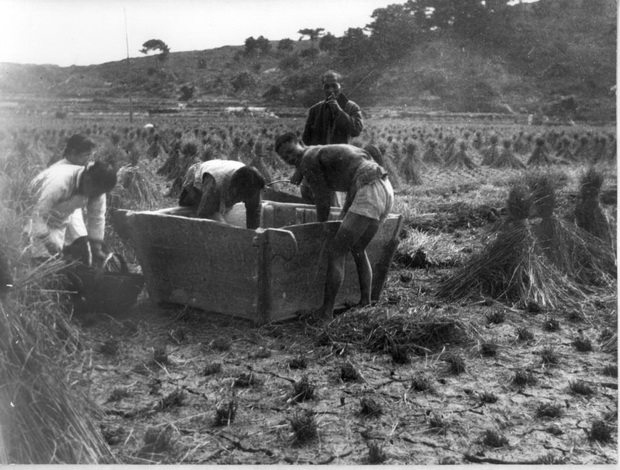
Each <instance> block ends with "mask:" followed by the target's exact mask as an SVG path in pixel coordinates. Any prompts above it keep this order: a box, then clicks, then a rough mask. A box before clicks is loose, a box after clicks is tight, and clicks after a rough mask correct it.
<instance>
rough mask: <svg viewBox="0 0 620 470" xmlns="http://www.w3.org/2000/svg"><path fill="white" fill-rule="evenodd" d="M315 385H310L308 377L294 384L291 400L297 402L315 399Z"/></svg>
mask: <svg viewBox="0 0 620 470" xmlns="http://www.w3.org/2000/svg"><path fill="white" fill-rule="evenodd" d="M314 389H315V387H314V385H313V384H311V383H310V381H309V379H308V376H307V375H304V376H303V377H302V378H301V380H299V381H297V382H295V383H294V384H293V392H292V394H291V399H292V400H294V401H297V402H302V401H306V400H312V399H313V398H314Z"/></svg>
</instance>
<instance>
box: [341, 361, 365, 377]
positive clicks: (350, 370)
mask: <svg viewBox="0 0 620 470" xmlns="http://www.w3.org/2000/svg"><path fill="white" fill-rule="evenodd" d="M361 378H362V376H361V375H360V373H359V372H358V371H357V369H356V368H355V366H353V364H351V363H350V362H349V361H347V362H345V363H344V364H343V365H342V366H341V367H340V379H341V380H342V381H343V382H356V381H358V380H360V379H361Z"/></svg>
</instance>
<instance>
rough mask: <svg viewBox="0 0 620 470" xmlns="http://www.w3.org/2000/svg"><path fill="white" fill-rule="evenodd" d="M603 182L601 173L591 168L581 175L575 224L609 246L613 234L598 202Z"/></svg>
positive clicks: (603, 178) (603, 177)
mask: <svg viewBox="0 0 620 470" xmlns="http://www.w3.org/2000/svg"><path fill="white" fill-rule="evenodd" d="M604 180H605V176H604V175H603V173H602V172H600V171H598V170H597V169H596V168H594V167H593V166H592V167H590V168H589V169H588V170H587V171H586V172H585V173H584V174H583V176H582V177H581V181H580V183H581V184H580V186H579V194H578V196H577V202H576V203H575V223H576V224H577V226H578V227H581V228H582V229H584V230H585V231H586V232H588V233H591V234H592V235H594V236H595V237H597V238H599V239H601V240H602V241H603V242H605V243H608V244H610V245H611V243H612V238H613V232H612V229H611V226H610V224H609V221H608V220H607V217H605V214H604V213H603V209H602V207H601V204H600V201H599V196H600V192H601V187H602V186H603V182H604Z"/></svg>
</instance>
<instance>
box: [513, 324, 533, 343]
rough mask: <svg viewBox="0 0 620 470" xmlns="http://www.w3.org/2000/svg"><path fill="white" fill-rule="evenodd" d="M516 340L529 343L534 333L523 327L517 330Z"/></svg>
mask: <svg viewBox="0 0 620 470" xmlns="http://www.w3.org/2000/svg"><path fill="white" fill-rule="evenodd" d="M517 339H518V340H519V341H531V340H533V339H534V333H532V332H531V331H530V330H529V329H527V328H526V327H524V326H523V327H520V328H517Z"/></svg>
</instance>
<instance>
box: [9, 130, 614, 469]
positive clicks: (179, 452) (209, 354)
mask: <svg viewBox="0 0 620 470" xmlns="http://www.w3.org/2000/svg"><path fill="white" fill-rule="evenodd" d="M162 119H163V118H162ZM401 121H402V122H401ZM401 121H395V120H389V119H386V120H382V119H369V120H368V123H367V126H368V129H367V131H365V132H368V134H369V135H374V136H375V137H376V139H375V141H376V143H377V147H378V148H380V149H381V148H382V145H383V146H384V147H386V148H387V147H388V140H387V138H388V137H393V136H396V135H407V133H408V132H410V131H411V132H412V133H415V134H416V135H421V134H424V135H425V136H427V137H428V136H435V137H436V134H437V132H435V131H434V130H433V129H432V128H431V127H427V126H425V125H424V123H420V122H418V121H415V122H407V121H406V120H401ZM270 124H273V123H267V122H258V123H257V122H256V121H253V120H249V119H247V120H244V119H238V118H235V119H233V118H230V119H229V120H227V121H223V122H215V123H212V124H210V126H211V127H208V126H207V127H205V131H206V135H204V136H203V135H201V134H200V133H198V135H199V137H200V139H198V140H200V144H199V146H198V147H199V148H200V149H202V150H201V151H202V152H207V151H211V150H208V149H209V148H212V149H218V151H223V152H233V151H234V152H236V154H237V155H239V158H241V159H242V160H244V159H246V158H248V161H249V157H250V156H251V154H252V151H251V150H249V147H248V145H247V142H248V140H249V138H252V139H255V140H253V142H254V145H255V146H256V142H261V144H262V145H263V148H264V149H268V150H265V156H264V157H263V159H264V160H265V164H266V165H267V167H268V170H269V171H270V172H271V174H272V175H273V179H274V180H277V179H283V178H285V177H286V175H287V174H289V171H288V169H287V168H286V167H284V166H283V165H281V164H280V163H279V162H278V161H277V160H276V159H275V158H274V157H273V155H271V154H272V151H271V147H269V146H270V145H272V141H271V139H272V137H273V135H272V134H276V133H277V132H279V131H280V130H282V129H289V128H290V129H295V128H296V127H295V126H298V125H299V121H293V120H290V121H284V120H280V121H279V122H278V123H277V124H273V127H269V128H268V130H267V131H266V132H263V130H262V129H263V128H267V127H268V126H269V125H270ZM23 125H24V124H23V123H20V126H19V128H17V129H16V131H15V133H16V136H17V137H28V136H29V135H30V134H29V133H34V132H35V130H34V129H33V128H32V127H30V128H27V129H28V130H27V131H24V129H23V128H22V126H23ZM80 125H81V124H80V123H71V122H65V123H63V129H65V130H64V131H63V132H70V131H75V130H77V129H83V127H80ZM156 125H157V126H159V127H158V129H159V130H158V132H159V133H160V134H161V136H162V137H161V141H162V142H164V143H165V144H166V145H167V146H168V151H169V152H172V151H173V150H174V145H172V143H173V142H177V143H180V142H181V140H183V139H184V140H193V139H197V138H196V132H194V131H193V128H194V127H193V126H194V125H195V126H196V128H198V126H199V124H198V123H195V124H192V123H187V122H183V121H178V122H177V121H174V122H161V123H160V122H158V123H156ZM55 126H57V123H52V124H50V126H49V127H50V129H51V130H50V132H49V133H48V134H45V135H46V136H47V137H45V135H44V137H42V140H43V141H45V142H46V144H49V145H48V146H47V147H43V146H41V147H38V148H34V147H33V146H32V145H30V146H25V147H20V148H22V153H24V154H25V152H26V150H28V151H29V152H32V153H30V154H28V155H29V156H28V157H27V158H30V159H33V161H34V163H33V165H32V167H30V168H29V169H28V170H29V171H33V169H34V168H37V167H39V166H40V165H41V164H42V163H41V162H43V161H46V160H47V159H46V158H44V157H47V156H49V155H48V154H49V153H51V152H50V151H49V148H50V147H52V145H51V144H56V145H57V146H58V145H59V143H60V142H61V141H62V139H61V138H60V136H59V135H58V134H54V129H55ZM399 126H400V127H399ZM466 127H467V128H470V130H473V129H471V126H469V125H467V126H466ZM88 128H91V130H92V133H93V135H94V136H95V137H96V138H97V139H100V141H107V140H109V137H110V134H111V133H116V134H118V135H119V136H121V142H123V141H125V139H130V138H131V139H133V140H135V141H136V142H137V144H136V146H137V148H138V150H139V151H141V150H140V149H144V151H145V152H146V150H145V149H146V148H148V136H147V135H141V129H140V128H137V129H129V130H128V131H127V133H125V131H124V130H123V127H122V126H121V125H120V124H118V123H111V122H99V123H95V124H89V127H88ZM464 128H465V127H461V126H459V127H457V126H454V127H449V126H444V128H443V132H444V133H445V134H446V135H448V134H449V133H452V134H454V135H455V136H460V135H461V134H462V133H463V129H464ZM412 129H415V131H413V130H412ZM526 129H528V128H526ZM399 130H402V133H398V131H399ZM537 130H540V131H542V129H537ZM481 131H482V135H483V137H485V138H486V137H488V136H489V135H492V134H499V135H500V136H502V137H508V138H509V137H510V136H511V135H513V134H516V133H517V132H518V131H519V128H518V127H517V126H514V127H506V128H502V127H498V128H494V129H486V128H481ZM42 132H43V131H42ZM130 132H133V135H132V137H129V133H130ZM175 132H179V133H180V134H181V137H179V138H178V139H177V138H176V137H174V136H175ZM528 132H530V131H529V130H528ZM583 132H585V130H584V131H583ZM145 134H146V133H145ZM471 134H472V135H473V134H474V132H471ZM50 136H51V137H50ZM235 137H238V139H237V141H236V143H235ZM203 138H204V139H203ZM45 139H48V140H45ZM436 140H438V139H436ZM396 141H397V142H398V143H400V145H401V146H402V147H403V148H406V142H403V141H398V140H396ZM29 142H30V143H32V141H29ZM362 143H365V142H362ZM392 143H394V141H392ZM14 144H15V142H14V141H13V140H12V138H7V139H6V140H5V141H3V142H2V143H0V145H1V146H4V150H6V151H7V152H6V153H4V154H3V155H13V156H17V155H21V154H18V153H16V152H17V150H15V149H16V148H17V147H16V146H15V145H14ZM162 145H163V144H162ZM440 145H441V141H440ZM255 146H254V147H253V148H254V149H255V148H256V147H255ZM418 147H419V148H418V151H419V152H420V154H423V150H424V146H423V145H422V143H420V144H419V145H418ZM179 148H180V147H179ZM244 152H245V153H244ZM472 153H474V152H473V151H472ZM144 154H146V153H144ZM141 155H142V154H141ZM3 158H4V160H3ZM123 158H125V157H123ZM167 158H168V157H167V156H165V155H161V156H158V157H155V158H154V159H153V160H150V159H148V158H145V157H140V159H139V162H138V165H137V168H134V169H132V172H131V173H128V174H130V175H132V176H135V177H132V178H127V179H126V183H127V185H126V186H123V187H122V188H119V190H118V199H116V201H117V206H116V207H123V208H152V207H165V206H169V205H173V204H174V199H171V198H167V197H166V196H165V194H166V193H168V191H169V190H170V188H171V187H172V186H173V181H171V180H169V179H166V178H165V177H163V176H157V175H156V173H157V169H159V168H161V166H162V165H163V164H164V163H165V161H166V160H167ZM517 158H519V159H520V160H522V161H523V162H526V161H527V158H529V155H525V154H517ZM481 159H482V157H481V155H480V154H477V155H476V154H474V160H475V163H476V164H480V162H481ZM15 161H16V160H15V159H14V158H12V157H11V158H9V157H0V172H2V171H5V170H6V173H7V174H14V173H11V172H15V171H16V170H15V169H14V168H13V167H11V165H13V164H14V162H15ZM122 163H123V164H127V162H125V161H123V162H122ZM395 163H398V162H395ZM587 166H588V164H587V162H577V163H575V164H574V165H571V166H569V167H565V166H562V167H561V168H555V167H554V168H552V169H553V170H554V171H556V172H559V173H561V174H562V175H563V176H562V177H561V178H558V181H560V182H561V184H560V185H559V186H558V189H557V193H556V199H557V200H556V209H555V214H554V215H555V217H556V218H558V219H561V220H562V223H563V224H564V223H565V222H566V223H568V219H569V216H570V215H571V211H573V210H574V207H575V202H576V198H577V195H578V194H579V191H578V189H579V188H578V186H579V181H580V177H581V175H583V173H584V169H586V168H587ZM600 168H601V169H602V171H603V172H604V174H605V182H604V184H603V186H602V188H601V194H606V191H607V192H612V191H613V188H615V187H616V185H617V181H616V179H617V178H616V171H615V160H613V161H611V162H608V164H607V165H604V166H600ZM22 169H23V170H24V173H27V172H26V169H24V168H22ZM526 173H527V170H524V171H522V170H514V169H501V168H500V169H497V168H489V167H485V166H479V167H477V168H475V169H471V170H469V169H460V170H450V169H446V168H440V167H434V166H429V167H428V168H426V169H425V170H424V171H422V172H421V178H422V184H420V185H415V186H409V185H406V184H403V186H402V188H401V189H400V190H399V191H398V192H397V197H396V204H395V208H394V212H398V213H401V214H402V215H403V218H404V225H403V231H402V233H401V236H400V246H399V248H398V252H397V255H396V257H395V259H394V262H393V264H392V269H391V271H390V273H389V276H388V280H387V282H386V284H385V287H384V291H383V294H382V297H381V299H380V301H379V302H378V304H377V305H374V306H371V307H364V308H361V309H360V308H357V309H356V308H354V309H349V310H346V311H344V312H341V313H340V314H338V315H336V317H335V319H334V320H333V322H331V323H330V324H328V325H325V324H322V323H318V322H316V321H314V320H312V319H311V318H300V319H298V320H294V321H287V322H283V323H278V324H266V325H261V326H255V325H253V324H251V323H250V322H246V321H243V320H239V319H236V318H232V317H226V316H222V315H217V314H208V313H205V312H203V311H199V310H194V309H191V308H187V307H184V306H179V305H158V304H155V303H153V302H152V301H151V300H150V299H149V298H148V296H147V295H146V294H144V293H143V294H142V295H141V297H140V298H139V302H138V304H137V305H136V307H135V308H133V309H132V310H131V311H129V312H127V313H125V314H122V315H120V314H114V312H110V314H96V315H95V314H89V315H81V316H77V315H74V316H70V314H68V313H62V315H65V316H64V317H63V318H64V319H66V320H67V322H68V324H70V325H71V328H72V330H71V331H72V332H73V331H75V332H76V333H75V335H77V337H78V338H79V349H76V348H71V351H70V352H69V353H66V352H62V354H61V353H60V352H59V354H61V357H60V358H59V360H58V361H57V362H58V365H59V367H60V365H62V366H63V367H66V370H65V374H64V375H62V374H61V375H59V380H65V381H66V383H64V385H65V387H64V388H63V389H62V393H67V394H70V393H75V394H76V396H80V397H82V398H83V399H84V400H86V403H88V404H89V405H88V406H89V407H87V408H85V409H84V410H85V411H83V413H84V414H83V416H86V417H87V421H88V424H89V426H87V427H90V428H93V429H95V431H96V432H98V433H99V434H98V435H97V437H98V438H99V439H102V440H103V441H105V445H106V446H107V447H106V448H105V449H104V452H103V451H99V452H98V453H93V452H90V453H88V455H89V458H91V459H95V460H96V459H97V456H98V455H102V456H105V462H104V461H103V460H104V458H103V457H101V458H100V460H101V461H100V462H99V463H108V462H115V463H122V464H156V463H157V464H159V463H163V464H203V465H204V464H207V465H208V464H212V465H223V464H237V465H252V464H271V465H286V464H290V465H294V464H295V465H296V464H335V465H339V464H341V465H346V464H356V465H359V464H370V463H375V464H376V463H382V464H416V465H431V464H432V465H438V464H450V465H461V464H470V463H474V464H515V465H524V464H572V465H586V464H587V465H592V464H607V465H612V464H617V463H618V458H617V450H618V433H617V419H618V418H617V415H618V390H617V389H618V379H617V360H618V358H617V341H618V339H617V324H618V323H617V322H618V321H617V295H616V289H617V285H616V282H617V281H616V280H610V282H611V284H605V285H589V286H588V289H587V295H586V296H585V297H584V298H582V299H579V300H578V301H575V302H571V304H570V305H565V304H559V305H554V306H553V308H552V307H549V306H541V305H538V304H535V303H530V304H527V305H523V304H518V303H516V302H515V303H511V302H509V301H505V300H504V301H503V302H500V301H499V299H495V298H491V297H490V296H484V295H475V294H477V293H476V292H473V293H472V295H471V296H470V297H468V298H467V299H461V300H458V301H447V300H445V299H444V298H442V297H439V296H437V295H436V294H437V291H438V287H439V286H440V285H441V284H442V283H443V282H445V280H446V279H449V278H450V276H452V275H453V274H454V273H455V272H456V271H457V270H458V269H459V268H460V267H462V266H464V265H466V263H467V262H468V261H469V260H470V259H471V258H472V257H473V256H476V255H478V254H480V253H481V252H482V251H483V249H484V247H485V246H487V243H488V241H489V240H490V239H491V238H492V235H493V233H495V232H496V230H497V229H498V227H500V226H501V224H502V222H503V220H504V218H505V217H506V214H507V210H506V200H507V197H508V194H509V191H510V188H511V185H512V184H513V182H514V181H516V180H520V179H522V178H524V177H525V176H526ZM20 175H21V173H20ZM136 175H139V177H138V176H136ZM0 176H2V175H0ZM15 190H16V187H13V186H11V187H10V191H9V192H8V195H6V196H4V195H2V194H3V192H2V191H0V196H1V197H2V198H3V199H2V202H3V207H2V209H3V210H6V211H11V214H13V215H14V219H11V220H12V221H13V222H12V224H13V225H12V226H10V227H9V226H8V225H6V224H5V225H0V228H1V229H2V230H0V234H2V236H3V237H5V239H8V240H9V241H10V242H11V243H10V244H9V245H7V246H9V248H10V249H9V250H8V251H7V252H8V255H9V256H8V258H9V261H15V260H16V259H19V251H18V250H17V249H16V248H15V246H16V245H15V244H16V243H17V242H18V240H19V237H18V236H15V230H17V229H16V228H14V227H17V226H18V225H19V223H18V222H19V220H16V219H18V218H19V216H20V214H21V213H22V211H24V210H25V209H23V208H22V207H21V206H20V205H18V204H17V202H18V201H17V199H19V198H18V196H14V194H16V192H15ZM601 213H602V214H604V215H605V216H606V217H607V219H608V221H609V223H610V224H611V226H612V227H613V230H614V231H615V230H616V229H615V227H616V225H615V224H616V220H615V214H616V201H615V199H614V198H608V199H606V200H603V198H602V197H601ZM3 220H6V219H3ZM563 227H564V225H563ZM108 231H109V233H108V235H107V237H108V241H109V242H110V243H111V244H112V245H113V246H114V247H115V249H116V250H117V251H120V252H122V253H123V254H124V255H125V257H126V259H127V260H129V261H130V264H132V267H133V268H134V269H139V267H138V266H137V265H136V264H135V257H134V256H133V254H132V247H131V246H125V245H123V244H122V242H121V241H120V240H121V239H120V237H119V236H118V235H117V234H115V233H114V231H113V230H112V229H111V227H110V228H109V230H108ZM5 234H7V235H5ZM9 235H10V236H9ZM614 253H615V252H614ZM608 261H609V262H612V263H615V259H614V260H608ZM17 274H18V276H17V277H16V279H19V273H17ZM16 284H17V283H16ZM20 292H21V291H20ZM233 294H234V293H233ZM0 295H1V294H0ZM7 295H8V296H12V297H11V301H14V300H19V301H23V302H26V300H25V299H26V298H27V296H24V295H22V294H21V293H18V292H12V293H9V294H7ZM6 299H7V298H4V299H3V298H0V302H3V304H2V305H3V306H6V305H9V304H8V300H6ZM33 312H34V313H35V314H36V313H37V310H35V309H34V307H33ZM39 313H40V312H39ZM72 335H74V333H72ZM71 338H72V340H74V336H72V337H71ZM63 344H64V343H63ZM71 344H73V343H71ZM65 349H66V347H65ZM0 353H1V354H0V360H6V358H7V357H8V356H7V355H6V351H4V350H3V349H1V348H0ZM60 359H62V360H60ZM49 363H50V365H49V367H52V365H51V364H52V363H51V361H50V362H49ZM46 364H47V363H46ZM11 370H13V371H18V370H19V369H18V368H17V369H11ZM65 389H67V390H65ZM59 390H60V388H59ZM2 392H3V389H2V388H0V393H2ZM59 393H60V392H59ZM69 396H70V395H69ZM80 403H81V402H80ZM76 406H77V405H76ZM4 410H5V408H3V407H0V412H4ZM41 419H43V420H45V416H44V415H43V416H42V418H41ZM66 435H68V436H72V435H71V434H66ZM43 437H45V436H43ZM43 437H41V438H43ZM1 444H2V443H1V442H0V458H1V457H2V455H3V453H2V445H1ZM5 444H6V445H5V447H6V449H5V452H4V453H5V459H6V460H7V462H8V463H31V462H27V461H24V460H27V459H26V458H25V457H23V454H17V453H15V452H13V451H12V449H11V447H10V446H9V445H8V444H10V442H9V441H6V442H5ZM67 455H71V454H70V453H67ZM65 458H66V459H69V457H65ZM79 458H80V457H79V456H75V458H74V459H75V460H76V462H74V463H85V462H84V461H80V460H79ZM20 459H22V460H20ZM33 460H34V459H33ZM32 463H34V462H32ZM36 463H59V461H58V459H57V460H54V459H53V458H50V459H49V461H46V462H36Z"/></svg>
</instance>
